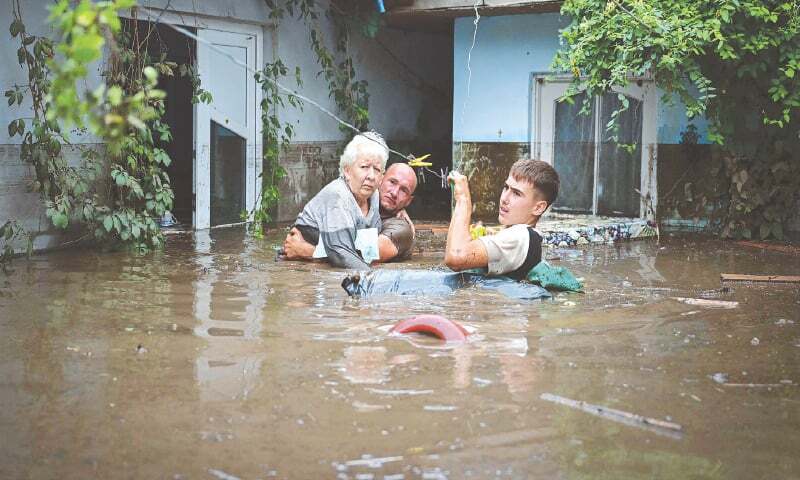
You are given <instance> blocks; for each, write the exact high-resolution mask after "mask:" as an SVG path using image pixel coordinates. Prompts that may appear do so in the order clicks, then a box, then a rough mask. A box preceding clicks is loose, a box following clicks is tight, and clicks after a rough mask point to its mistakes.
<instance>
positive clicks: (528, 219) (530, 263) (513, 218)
mask: <svg viewBox="0 0 800 480" xmlns="http://www.w3.org/2000/svg"><path fill="white" fill-rule="evenodd" d="M450 180H451V182H452V183H453V196H454V198H455V208H454V209H453V216H452V218H451V220H450V228H449V230H448V231H447V246H446V247H445V260H444V261H445V264H447V266H448V267H450V268H451V269H453V270H455V271H461V270H466V269H469V268H482V267H486V268H487V269H488V273H489V275H506V276H509V277H511V278H514V279H516V280H522V279H525V278H526V277H527V274H528V272H529V271H530V269H532V268H533V267H535V266H536V264H538V263H539V262H540V261H541V259H542V237H541V236H540V235H539V233H538V232H537V231H536V230H534V228H533V227H535V226H536V223H537V222H538V221H539V217H541V216H542V214H544V212H545V211H546V210H547V207H549V206H550V205H552V203H553V201H555V199H556V196H557V195H558V187H559V180H558V173H556V171H555V169H553V167H551V166H550V164H548V163H546V162H542V161H540V160H529V159H525V160H519V161H517V162H516V163H514V165H513V166H512V167H511V172H509V175H508V178H507V179H506V183H505V186H504V187H503V193H501V194H500V208H499V212H498V217H497V219H498V221H499V222H500V224H501V225H505V226H506V228H505V229H504V230H502V231H501V232H500V233H497V234H495V235H487V236H484V237H480V238H478V239H477V240H472V238H471V237H470V233H469V225H470V217H471V215H472V200H471V199H470V194H469V184H468V183H467V177H465V176H464V175H461V174H460V173H458V172H452V173H451V174H450Z"/></svg>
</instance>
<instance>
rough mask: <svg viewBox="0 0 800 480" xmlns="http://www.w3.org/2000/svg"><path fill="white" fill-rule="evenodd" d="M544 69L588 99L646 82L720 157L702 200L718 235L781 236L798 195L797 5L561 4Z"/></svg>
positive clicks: (594, 0)
mask: <svg viewBox="0 0 800 480" xmlns="http://www.w3.org/2000/svg"><path fill="white" fill-rule="evenodd" d="M562 13H563V14H564V15H568V16H569V17H570V18H572V19H573V20H572V23H571V24H570V25H569V26H568V27H567V28H566V29H565V30H564V31H563V32H562V37H563V39H564V41H565V48H564V49H562V50H561V51H560V52H559V53H558V54H557V56H556V58H555V61H554V64H555V66H556V68H558V69H560V70H566V71H570V72H572V74H573V75H574V77H575V82H574V83H573V86H572V89H571V91H570V94H574V93H576V92H577V91H579V90H580V89H586V90H588V93H589V94H590V95H589V96H590V97H591V96H592V95H594V94H596V93H600V92H605V91H608V90H609V89H611V87H612V86H623V85H626V84H627V83H628V82H629V81H630V78H631V77H644V76H652V77H653V78H655V80H656V82H657V84H658V86H659V87H661V88H663V89H664V90H665V92H666V94H665V100H667V101H670V99H671V98H672V95H676V96H677V97H678V98H679V99H680V100H681V101H682V102H683V103H684V104H685V105H686V107H687V114H688V115H689V117H690V118H691V117H694V116H697V115H704V116H705V117H706V118H708V120H709V123H710V129H709V135H708V136H709V139H711V140H712V141H713V142H716V143H718V144H720V145H724V148H725V149H726V151H728V154H727V155H726V157H725V159H724V161H723V162H721V165H720V166H719V169H718V172H719V175H720V177H719V178H720V182H721V183H722V184H723V187H724V188H721V189H720V194H719V195H718V196H716V197H715V198H712V199H709V206H710V208H711V210H712V225H714V226H715V227H716V228H718V230H719V232H720V233H721V234H722V235H724V236H739V237H750V236H760V237H762V238H767V237H774V238H782V237H783V226H784V225H785V224H786V222H787V220H788V219H789V218H790V216H791V215H792V214H793V213H794V210H795V205H796V202H797V200H798V198H800V197H798V195H800V194H799V193H798V192H800V162H798V160H797V153H796V152H797V151H798V148H799V147H800V143H799V141H798V133H799V132H800V120H799V119H798V116H800V75H797V74H796V73H797V70H798V68H800V63H799V62H800V34H799V33H800V6H798V4H797V2H795V1H779V0H744V1H741V0H713V1H712V0H690V1H686V0H655V1H648V2H641V1H626V2H622V1H618V0H608V1H606V0H566V1H565V2H564V4H563V7H562Z"/></svg>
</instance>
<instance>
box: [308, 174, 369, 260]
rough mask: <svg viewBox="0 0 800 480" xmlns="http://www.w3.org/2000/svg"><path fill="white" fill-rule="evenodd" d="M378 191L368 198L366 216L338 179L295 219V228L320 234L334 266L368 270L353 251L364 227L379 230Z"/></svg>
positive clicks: (346, 187) (341, 179) (342, 182)
mask: <svg viewBox="0 0 800 480" xmlns="http://www.w3.org/2000/svg"><path fill="white" fill-rule="evenodd" d="M379 210H380V200H379V194H378V190H377V189H376V190H375V192H373V194H372V196H370V198H369V212H368V213H367V215H366V216H364V214H363V213H362V212H361V209H360V208H359V207H358V203H356V198H355V197H354V196H353V193H352V192H351V191H350V188H349V187H348V186H347V182H346V181H345V179H344V178H342V177H339V178H337V179H336V180H334V181H332V182H331V183H329V184H327V185H326V186H325V188H323V189H322V190H320V191H319V193H318V194H316V195H315V196H314V198H312V199H311V201H309V202H308V203H307V204H306V206H305V207H304V208H303V211H302V212H300V215H298V216H297V221H296V222H295V224H296V225H301V226H306V227H311V228H314V229H316V230H318V231H319V237H320V241H321V242H322V245H323V246H324V247H325V252H326V253H327V255H328V262H329V263H330V264H331V265H333V266H334V267H345V268H353V269H358V270H369V268H370V267H369V264H367V263H366V262H365V261H364V260H363V259H362V258H361V255H360V254H359V253H358V251H357V250H356V246H355V243H356V234H357V232H358V230H361V229H364V228H377V229H378V231H380V228H381V216H380V212H379Z"/></svg>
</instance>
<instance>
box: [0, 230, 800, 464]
mask: <svg viewBox="0 0 800 480" xmlns="http://www.w3.org/2000/svg"><path fill="white" fill-rule="evenodd" d="M279 235H281V234H279ZM279 241H280V239H279V238H278V237H270V238H268V239H266V240H255V239H252V238H249V237H247V236H246V235H245V234H244V233H243V232H242V231H240V230H236V229H230V230H220V231H214V232H212V233H211V234H210V235H209V234H208V233H203V232H201V233H197V234H196V235H185V236H174V237H171V238H170V240H169V243H168V247H167V249H166V251H165V252H163V253H160V254H156V255H152V256H146V257H132V256H129V255H127V254H104V253H97V252H93V251H64V252H56V253H51V254H47V255H41V256H36V257H34V258H33V259H32V260H31V261H30V262H27V261H26V260H17V261H16V262H15V264H14V266H15V268H16V272H15V273H14V274H13V275H11V276H10V277H7V278H0V379H1V380H2V381H1V382H0V405H2V408H0V434H2V439H3V440H2V443H1V444H0V478H4V479H5V478H75V479H83V478H163V479H211V480H214V479H218V480H220V479H221V480H231V479H235V478H238V479H257V478H260V479H268V478H314V479H316V478H353V479H373V478H374V479H384V478H387V479H401V478H402V479H412V478H426V479H434V478H452V479H460V478H800V456H799V455H798V452H799V451H800V450H798V444H800V415H798V414H799V413H800V387H799V386H798V382H800V361H799V360H800V292H799V291H798V288H797V287H796V286H795V287H792V286H748V285H733V288H732V289H731V291H722V290H720V283H719V274H720V273H723V272H724V273H756V274H758V273H760V274H798V272H799V271H800V260H798V258H797V257H792V256H789V255H786V254H781V253H762V252H760V251H758V250H753V249H746V248H745V247H740V246H736V245H735V244H730V243H722V242H718V241H706V240H695V239H687V238H675V239H667V240H665V241H662V243H661V245H658V244H656V243H655V242H654V241H651V242H629V243H622V244H618V245H616V246H594V247H589V248H585V249H556V250H548V251H547V255H548V256H549V257H551V258H552V257H557V259H555V260H553V263H555V264H559V265H565V266H567V267H568V268H570V269H571V270H572V271H573V272H574V273H575V274H576V275H577V276H579V277H583V278H584V279H585V282H586V285H587V293H585V294H568V295H559V296H557V297H556V298H555V299H554V300H552V301H545V302H531V303H520V302H517V301H511V300H508V299H507V298H505V297H503V296H502V294H500V293H497V292H492V291H484V290H479V289H465V290H460V291H458V292H456V293H455V294H452V295H449V296H444V297H427V298H424V297H423V298H407V297H397V296H394V297H392V296H386V297H375V298H367V299H350V298H347V297H346V295H345V293H344V291H343V290H342V289H341V287H340V286H339V283H340V282H341V280H342V278H343V273H342V272H341V271H336V270H333V269H330V268H327V267H324V266H320V265H311V264H302V263H295V262H275V261H274V256H275V255H274V250H273V245H274V244H276V243H278V242H279ZM440 259H441V252H438V253H437V252H425V253H424V254H423V255H421V256H420V255H418V256H417V257H416V259H415V261H414V262H413V263H412V264H411V265H412V266H415V267H417V268H433V267H435V266H436V265H437V264H438V263H439V261H440ZM407 266H408V264H406V265H392V266H389V267H388V268H405V267H407ZM384 268H387V267H384ZM673 297H687V298H695V299H703V298H705V299H714V300H720V301H725V302H738V305H736V306H735V307H734V308H711V307H708V306H706V305H696V304H694V305H693V304H686V303H682V302H681V301H678V300H675V299H674V298H673ZM724 305H726V306H731V305H730V304H724ZM419 313H437V314H441V315H445V316H447V317H449V318H451V319H453V320H457V321H459V322H462V323H463V324H465V325H467V326H469V327H470V328H473V329H474V330H475V332H474V333H473V334H472V335H471V340H470V341H469V342H468V343H467V344H464V345H460V346H458V345H456V346H454V345H445V344H442V343H441V342H439V341H437V340H435V339H431V338H427V337H414V338H402V337H393V336H389V335H388V334H387V329H388V327H389V326H390V325H392V324H393V323H394V322H395V321H397V320H400V319H404V318H407V317H410V316H413V315H415V314H419ZM553 396H558V397H553ZM561 397H563V398H565V399H570V400H575V401H584V402H588V403H590V404H594V405H599V406H603V407H608V408H612V409H617V410H622V411H624V412H629V413H632V414H637V415H643V416H645V417H651V418H654V419H659V420H664V421H668V422H672V423H675V424H679V425H680V426H681V427H682V429H681V430H679V431H678V430H670V429H664V428H660V427H653V426H651V425H647V424H643V423H640V422H637V421H628V422H621V421H619V420H620V419H621V417H616V418H615V417H613V416H611V417H608V416H597V415H592V414H590V413H587V412H586V411H583V410H581V409H578V408H574V405H573V406H569V405H565V404H562V403H554V402H551V401H547V399H548V398H561Z"/></svg>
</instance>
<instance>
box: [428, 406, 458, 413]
mask: <svg viewBox="0 0 800 480" xmlns="http://www.w3.org/2000/svg"><path fill="white" fill-rule="evenodd" d="M422 409H423V410H425V411H428V412H452V411H454V410H458V407H456V406H455V405H425V406H424V407H422Z"/></svg>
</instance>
